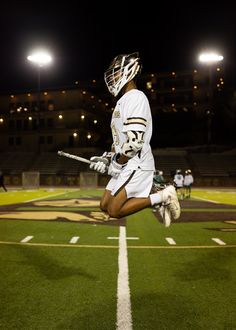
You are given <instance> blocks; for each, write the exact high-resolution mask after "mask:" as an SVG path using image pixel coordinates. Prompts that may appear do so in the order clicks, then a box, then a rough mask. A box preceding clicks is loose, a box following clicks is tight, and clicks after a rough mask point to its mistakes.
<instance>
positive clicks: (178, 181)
mask: <svg viewBox="0 0 236 330" xmlns="http://www.w3.org/2000/svg"><path fill="white" fill-rule="evenodd" d="M174 183H175V185H176V190H177V195H178V198H180V199H181V200H183V199H184V190H183V186H184V177H183V174H182V171H181V170H180V169H178V170H176V174H175V176H174Z"/></svg>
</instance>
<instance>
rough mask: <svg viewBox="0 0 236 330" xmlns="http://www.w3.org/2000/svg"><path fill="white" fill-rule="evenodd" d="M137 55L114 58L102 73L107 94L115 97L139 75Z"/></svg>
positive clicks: (138, 58) (122, 55)
mask: <svg viewBox="0 0 236 330" xmlns="http://www.w3.org/2000/svg"><path fill="white" fill-rule="evenodd" d="M140 71H141V64H140V57H139V53H138V52H136V53H132V54H121V55H118V56H116V57H115V58H114V59H113V61H112V62H111V64H110V66H109V68H108V69H107V70H106V71H105V73H104V80H105V83H106V85H107V88H108V90H109V92H110V93H111V94H112V95H113V96H117V95H118V94H119V92H120V91H121V89H122V88H123V87H124V85H125V84H127V83H128V82H129V81H131V80H132V79H134V77H135V76H136V75H137V74H138V73H140Z"/></svg>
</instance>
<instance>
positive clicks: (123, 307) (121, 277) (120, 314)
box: [116, 226, 132, 330]
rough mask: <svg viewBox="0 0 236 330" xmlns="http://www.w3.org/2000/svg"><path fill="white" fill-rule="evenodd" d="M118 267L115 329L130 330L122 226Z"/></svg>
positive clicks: (125, 242) (126, 267)
mask: <svg viewBox="0 0 236 330" xmlns="http://www.w3.org/2000/svg"><path fill="white" fill-rule="evenodd" d="M118 266H119V273H118V279H117V313H116V317H117V320H116V329H117V330H132V316H131V301H130V288H129V269H128V257H127V241H126V228H125V227H122V226H120V235H119V257H118Z"/></svg>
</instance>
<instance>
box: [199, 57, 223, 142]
mask: <svg viewBox="0 0 236 330" xmlns="http://www.w3.org/2000/svg"><path fill="white" fill-rule="evenodd" d="M223 59H224V57H223V56H222V55H220V54H219V53H217V52H214V51H209V52H204V53H201V54H200V55H199V57H198V60H199V62H200V63H202V64H205V65H207V67H208V79H209V86H208V106H209V109H207V111H206V116H207V144H208V145H209V144H210V143H211V133H212V132H211V130H212V129H211V126H212V116H213V109H212V105H213V102H212V99H213V90H214V87H213V84H212V67H213V66H214V65H216V64H217V63H218V62H221V61H223Z"/></svg>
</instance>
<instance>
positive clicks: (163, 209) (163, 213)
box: [156, 204, 171, 227]
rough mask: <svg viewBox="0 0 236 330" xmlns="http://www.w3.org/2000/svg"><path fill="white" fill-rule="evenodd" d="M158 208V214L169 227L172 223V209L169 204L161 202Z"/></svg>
mask: <svg viewBox="0 0 236 330" xmlns="http://www.w3.org/2000/svg"><path fill="white" fill-rule="evenodd" d="M156 210H157V212H158V214H159V215H160V217H161V220H162V222H163V224H164V226H165V227H169V226H170V224H171V216H170V210H169V209H168V207H167V206H165V205H163V204H161V205H160V206H158V207H156Z"/></svg>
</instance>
